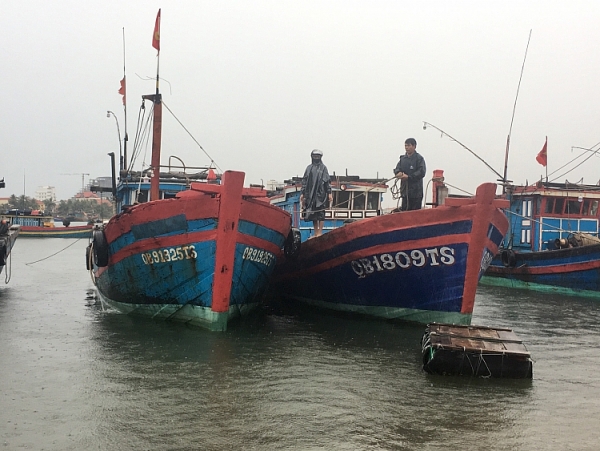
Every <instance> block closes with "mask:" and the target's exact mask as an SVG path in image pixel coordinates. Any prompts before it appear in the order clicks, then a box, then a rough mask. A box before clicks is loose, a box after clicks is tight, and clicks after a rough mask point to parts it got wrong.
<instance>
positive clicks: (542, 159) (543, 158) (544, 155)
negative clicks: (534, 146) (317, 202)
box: [535, 136, 548, 166]
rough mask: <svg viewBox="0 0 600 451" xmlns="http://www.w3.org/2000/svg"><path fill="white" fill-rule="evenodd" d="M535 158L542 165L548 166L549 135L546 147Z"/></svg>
mask: <svg viewBox="0 0 600 451" xmlns="http://www.w3.org/2000/svg"><path fill="white" fill-rule="evenodd" d="M535 160H536V161H537V162H538V163H539V164H541V165H542V166H546V165H547V164H548V137H547V136H546V142H545V143H544V147H542V150H540V152H539V153H538V154H537V157H535Z"/></svg>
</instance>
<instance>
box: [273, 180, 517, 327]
mask: <svg viewBox="0 0 600 451" xmlns="http://www.w3.org/2000/svg"><path fill="white" fill-rule="evenodd" d="M290 182H291V183H290ZM290 182H288V183H287V184H286V186H284V187H282V188H281V189H280V190H279V192H277V193H276V194H275V195H274V196H273V197H272V198H271V202H272V203H273V204H274V205H278V206H279V207H280V208H283V209H285V210H287V211H289V212H290V213H291V214H292V223H293V226H294V230H295V234H296V239H297V241H298V242H299V243H300V244H299V246H297V249H295V250H294V249H293V248H292V247H290V249H289V250H290V252H287V253H286V257H285V259H284V261H282V262H281V263H280V264H278V265H277V268H276V270H275V274H274V276H273V281H272V284H271V288H272V293H273V295H274V298H275V299H279V298H281V299H284V300H286V301H292V302H300V303H304V304H308V305H310V306H315V307H319V308H323V309H329V310H333V311H339V312H349V313H354V314H361V315H367V316H370V317H374V318H381V319H395V320H404V321H410V322H417V323H422V324H427V323H430V322H434V321H437V322H446V323H455V324H470V322H471V316H472V312H473V305H474V302H475V291H476V288H477V283H478V281H479V278H480V277H481V276H482V275H483V273H484V271H485V270H486V269H487V266H488V265H489V263H490V261H491V260H492V258H493V256H494V255H495V254H496V253H497V250H498V245H499V244H500V242H501V241H502V238H503V236H504V234H505V233H506V231H507V229H508V221H507V219H506V217H505V215H504V213H503V212H502V210H501V208H503V207H505V206H506V205H507V202H506V201H505V200H501V199H497V198H496V185H495V184H493V183H484V184H482V185H480V186H479V187H478V188H477V192H476V194H475V196H472V197H464V198H460V197H448V196H447V191H448V188H447V186H446V185H445V184H444V182H443V172H442V171H436V173H435V174H434V182H433V202H432V204H433V205H432V207H433V208H425V209H422V210H416V211H406V212H394V213H390V214H383V211H382V208H381V197H382V193H383V192H385V191H386V189H387V185H386V184H385V183H383V181H377V180H363V179H360V178H358V177H339V176H335V175H333V176H331V185H332V193H333V202H332V206H330V207H329V208H327V209H326V211H325V221H324V226H323V231H324V234H323V235H321V236H318V237H312V238H311V239H308V238H309V236H311V235H312V222H306V221H304V220H303V219H302V214H301V213H302V212H301V210H300V202H299V197H300V192H301V180H300V179H292V180H291V181H290Z"/></svg>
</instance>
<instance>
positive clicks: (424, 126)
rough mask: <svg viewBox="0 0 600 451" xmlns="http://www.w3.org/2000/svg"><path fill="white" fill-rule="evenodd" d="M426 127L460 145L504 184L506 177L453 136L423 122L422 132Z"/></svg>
mask: <svg viewBox="0 0 600 451" xmlns="http://www.w3.org/2000/svg"><path fill="white" fill-rule="evenodd" d="M427 127H432V128H435V129H436V130H437V131H439V132H440V133H441V134H442V136H447V137H448V138H450V139H451V140H452V141H454V142H455V143H457V144H458V145H460V146H461V147H462V148H463V149H465V150H467V151H468V152H470V153H471V155H473V156H474V157H475V158H477V159H478V160H479V161H481V162H482V163H483V164H485V165H486V166H487V167H488V169H490V170H491V171H492V172H493V173H494V174H496V175H497V176H498V177H500V179H501V180H502V181H503V182H506V177H502V175H500V173H499V172H498V171H496V170H495V169H494V168H493V167H491V166H490V165H489V164H488V162H487V161H485V160H484V159H483V158H481V157H480V156H479V155H477V154H476V153H475V152H473V151H472V150H471V149H469V148H468V147H467V146H465V145H464V144H463V143H461V142H460V141H459V140H458V139H456V138H454V137H453V136H451V135H449V134H448V133H446V132H445V131H444V130H442V129H441V128H439V127H436V126H435V125H433V124H431V123H429V122H423V130H427Z"/></svg>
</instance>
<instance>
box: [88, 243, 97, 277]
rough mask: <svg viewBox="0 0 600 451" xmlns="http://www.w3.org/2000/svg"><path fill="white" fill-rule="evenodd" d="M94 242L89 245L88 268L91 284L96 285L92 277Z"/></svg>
mask: <svg viewBox="0 0 600 451" xmlns="http://www.w3.org/2000/svg"><path fill="white" fill-rule="evenodd" d="M93 263H94V242H93V241H92V242H91V243H90V255H88V267H89V268H90V278H91V279H92V283H93V284H94V285H96V276H95V275H94V264H93Z"/></svg>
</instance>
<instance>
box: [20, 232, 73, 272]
mask: <svg viewBox="0 0 600 451" xmlns="http://www.w3.org/2000/svg"><path fill="white" fill-rule="evenodd" d="M81 239H82V238H78V239H77V240H76V241H73V242H72V243H71V244H69V245H68V246H67V247H65V248H63V249H61V250H60V251H57V252H55V253H54V254H52V255H48V256H47V257H44V258H41V259H39V260H36V261H34V262H31V263H25V264H26V265H27V266H29V265H33V264H35V263H39V262H41V261H44V260H47V259H49V258H50V257H54V256H55V255H57V254H60V253H61V252H63V251H65V250H67V249H68V248H70V247H71V246H73V245H74V244H75V243H77V242H78V241H80V240H81Z"/></svg>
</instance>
